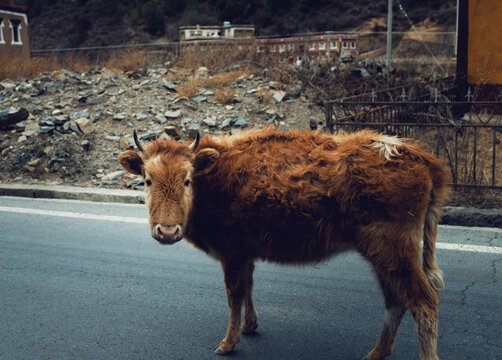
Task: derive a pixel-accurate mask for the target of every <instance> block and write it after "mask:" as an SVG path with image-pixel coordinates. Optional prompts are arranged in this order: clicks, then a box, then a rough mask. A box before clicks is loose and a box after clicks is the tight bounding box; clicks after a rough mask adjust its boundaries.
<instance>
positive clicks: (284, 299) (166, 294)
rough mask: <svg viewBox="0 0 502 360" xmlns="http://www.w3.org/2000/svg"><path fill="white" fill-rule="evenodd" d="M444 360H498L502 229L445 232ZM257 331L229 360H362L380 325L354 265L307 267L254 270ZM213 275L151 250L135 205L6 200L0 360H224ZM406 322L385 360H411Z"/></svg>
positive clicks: (204, 266) (375, 297)
mask: <svg viewBox="0 0 502 360" xmlns="http://www.w3.org/2000/svg"><path fill="white" fill-rule="evenodd" d="M437 256H438V261H439V263H440V266H441V268H442V269H443V271H444V273H445V282H446V290H445V291H444V292H442V293H441V301H442V305H441V309H440V316H439V334H440V335H439V342H438V347H439V349H438V353H439V356H440V358H441V359H443V360H447V359H455V360H459V359H473V360H474V359H476V360H477V359H483V360H489V359H494V360H495V359H502V333H501V328H502V287H501V277H502V275H501V270H500V269H501V267H502V230H500V229H481V228H466V227H447V226H442V227H440V231H439V243H438V252H437ZM254 294H255V304H256V307H257V310H258V312H259V315H260V320H259V323H260V325H259V328H258V333H257V334H256V335H254V336H250V337H249V336H248V337H244V336H243V337H242V339H241V342H240V343H239V344H238V345H237V348H236V351H235V353H234V354H233V355H231V357H230V358H232V359H316V360H321V359H340V360H346V359H347V360H348V359H350V360H352V359H360V358H361V357H363V356H364V355H366V353H367V352H368V351H369V350H370V349H371V348H372V347H373V345H374V343H375V342H376V339H377V338H378V335H379V333H380V330H381V326H382V323H383V316H384V307H383V299H382V296H381V295H380V292H379V289H378V287H377V284H376V281H375V279H374V277H373V275H372V273H371V271H370V268H369V266H368V265H367V264H366V263H365V262H364V261H363V260H362V259H361V258H360V257H359V256H358V255H355V254H347V255H341V256H339V257H337V258H335V259H333V260H331V261H329V262H325V263H321V264H318V265H316V266H307V267H302V268H299V267H297V268H294V267H283V266H277V265H273V264H268V263H259V264H258V265H257V270H256V272H255V290H254ZM227 317H228V308H227V302H226V297H225V292H224V285H223V278H222V274H221V269H220V266H219V264H218V263H217V262H216V261H214V260H211V259H210V258H208V257H207V256H206V255H204V254H203V253H201V252H199V251H197V250H195V249H193V248H192V247H191V246H190V245H188V244H186V243H185V242H180V243H178V244H176V245H174V246H161V245H158V244H157V243H156V242H155V241H154V240H153V239H151V238H150V235H149V227H148V225H147V221H146V209H145V207H144V206H141V205H124V204H102V203H90V202H77V201H64V200H37V199H24V198H9V197H0V359H2V360H4V359H5V360H7V359H16V360H17V359H107V360H113V359H121V360H122V359H220V358H219V357H217V355H213V354H212V350H213V348H214V346H216V345H217V344H218V343H219V341H220V340H221V339H222V337H223V336H224V334H225V330H226V325H227V321H228V318H227ZM418 358H419V356H418V340H417V336H416V330H415V326H414V323H413V321H412V319H411V317H410V316H409V315H407V316H406V317H405V320H404V321H403V324H402V325H401V327H400V329H399V332H398V336H397V340H396V348H395V350H394V353H393V355H392V356H391V357H390V359H418Z"/></svg>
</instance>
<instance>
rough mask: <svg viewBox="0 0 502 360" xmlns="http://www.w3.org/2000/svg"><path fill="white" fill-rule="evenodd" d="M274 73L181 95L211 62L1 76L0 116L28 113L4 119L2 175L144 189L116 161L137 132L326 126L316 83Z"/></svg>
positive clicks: (2, 178) (0, 129) (0, 178)
mask: <svg viewBox="0 0 502 360" xmlns="http://www.w3.org/2000/svg"><path fill="white" fill-rule="evenodd" d="M270 72H271V71H264V72H263V73H262V74H261V75H260V74H253V75H246V76H242V77H240V78H239V79H237V80H235V81H232V82H231V83H229V84H225V88H226V91H227V92H228V93H229V94H230V95H231V97H230V98H228V95H227V96H226V97H225V96H222V95H221V94H222V90H221V89H220V88H216V87H215V88H210V87H205V88H204V87H200V88H198V89H197V93H196V95H195V96H192V97H190V98H188V97H182V96H179V94H178V91H179V89H180V88H182V87H183V86H185V85H186V84H187V83H188V82H190V81H193V79H194V78H195V77H206V78H210V77H211V76H210V75H208V71H207V69H204V68H202V69H198V70H197V71H195V72H193V74H192V73H191V72H188V71H186V70H183V69H175V68H169V67H154V68H150V69H145V70H141V71H133V72H129V73H125V74H117V73H115V72H113V71H110V70H108V69H102V68H95V69H93V70H91V71H89V72H87V73H77V72H73V71H68V70H62V71H57V72H52V73H43V74H42V75H41V76H39V77H37V78H34V79H22V80H19V81H12V80H9V79H6V80H3V81H0V114H2V113H11V114H12V113H15V112H16V111H18V112H21V111H23V110H24V109H26V110H27V111H28V117H27V118H26V119H25V120H22V121H19V122H17V123H14V124H7V125H5V126H2V124H1V123H0V157H1V158H0V161H1V162H0V163H1V170H2V171H1V172H0V182H4V183H10V182H21V183H35V184H68V185H81V186H98V187H102V186H106V187H122V186H124V185H126V186H129V187H140V186H141V185H142V182H141V180H140V179H138V178H136V177H130V175H128V174H124V173H123V172H122V171H121V167H120V165H119V164H118V163H117V155H118V154H119V153H120V152H121V151H124V150H125V149H128V148H132V146H133V141H132V132H133V129H136V131H137V132H138V134H139V137H140V139H141V140H143V141H148V140H152V139H154V138H157V137H159V136H162V135H164V134H168V135H169V136H172V137H174V138H176V139H180V140H181V141H186V140H187V139H189V137H190V136H191V135H193V134H191V132H194V131H199V132H200V133H201V135H204V134H221V133H235V132H238V131H240V130H241V129H243V128H248V127H256V126H258V127H262V126H267V125H275V126H277V127H278V128H280V129H282V130H288V129H291V128H309V126H310V127H312V124H314V127H315V125H316V124H321V125H319V126H322V123H323V122H324V113H323V110H322V108H321V107H319V106H318V105H316V104H315V103H312V102H311V101H310V99H312V98H313V95H312V94H310V93H309V91H311V90H308V89H306V87H305V86H304V84H302V83H301V81H296V82H293V83H289V84H284V83H281V82H277V81H273V80H270V79H268V78H267V76H266V75H264V74H267V73H270ZM224 94H225V93H224ZM222 99H223V100H222Z"/></svg>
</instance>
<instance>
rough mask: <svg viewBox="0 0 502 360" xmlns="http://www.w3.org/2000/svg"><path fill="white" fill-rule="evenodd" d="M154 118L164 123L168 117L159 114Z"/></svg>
mask: <svg viewBox="0 0 502 360" xmlns="http://www.w3.org/2000/svg"><path fill="white" fill-rule="evenodd" d="M153 119H154V120H155V121H156V122H158V123H159V124H164V123H165V122H166V121H167V119H166V117H165V116H164V115H163V114H157V115H155V117H154V118H153Z"/></svg>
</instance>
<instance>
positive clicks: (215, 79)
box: [178, 68, 252, 104]
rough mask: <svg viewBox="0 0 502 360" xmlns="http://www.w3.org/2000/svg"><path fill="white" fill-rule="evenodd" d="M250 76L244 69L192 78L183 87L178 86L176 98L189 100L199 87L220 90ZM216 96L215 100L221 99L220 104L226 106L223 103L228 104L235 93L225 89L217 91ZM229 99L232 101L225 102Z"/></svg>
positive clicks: (249, 71) (250, 73) (247, 70)
mask: <svg viewBox="0 0 502 360" xmlns="http://www.w3.org/2000/svg"><path fill="white" fill-rule="evenodd" d="M251 75H252V72H251V70H250V69H249V68H245V69H240V70H235V71H230V72H226V73H221V74H216V75H214V76H210V77H207V78H192V79H191V80H189V81H188V82H187V83H185V85H183V86H180V87H179V88H178V96H179V97H187V98H191V97H194V96H196V95H197V94H198V92H199V89H200V88H201V87H203V88H215V89H221V88H223V87H225V86H227V85H228V84H230V83H232V82H234V81H236V80H238V79H241V78H245V77H248V76H251ZM182 76H184V75H182ZM230 92H232V94H230ZM218 94H219V95H218ZM216 96H217V98H218V96H220V97H221V103H223V104H227V103H228V102H225V101H229V102H230V101H231V100H232V99H233V98H234V96H235V93H234V92H233V91H232V90H231V89H229V88H228V87H227V88H225V89H221V90H218V91H217V93H216ZM229 97H232V99H230V100H227V99H226V98H229ZM218 101H220V100H218Z"/></svg>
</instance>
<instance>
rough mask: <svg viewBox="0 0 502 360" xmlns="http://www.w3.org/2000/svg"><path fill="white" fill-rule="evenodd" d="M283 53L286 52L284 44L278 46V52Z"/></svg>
mask: <svg viewBox="0 0 502 360" xmlns="http://www.w3.org/2000/svg"><path fill="white" fill-rule="evenodd" d="M284 51H286V45H284V44H281V45H279V52H284Z"/></svg>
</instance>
